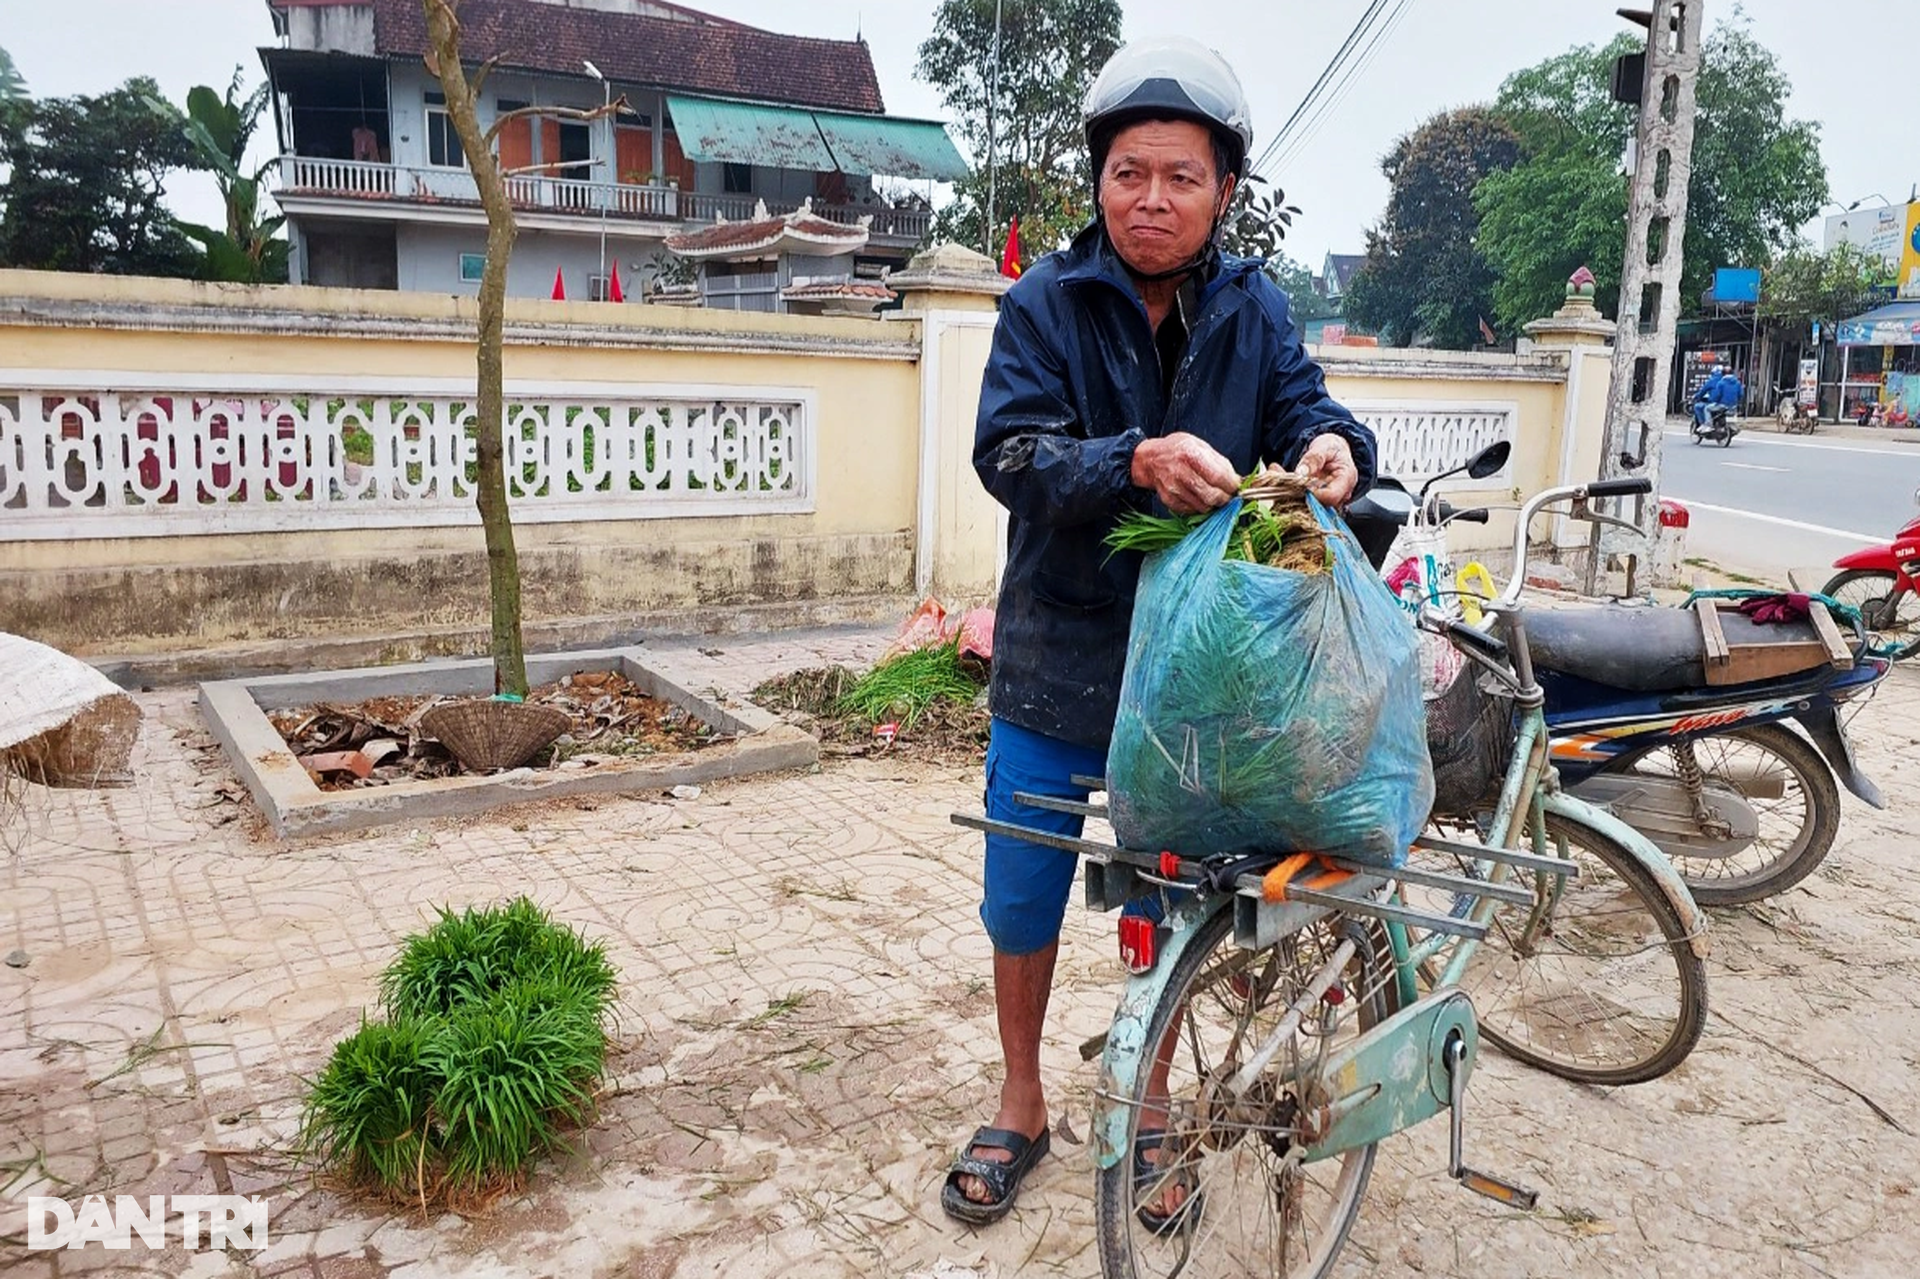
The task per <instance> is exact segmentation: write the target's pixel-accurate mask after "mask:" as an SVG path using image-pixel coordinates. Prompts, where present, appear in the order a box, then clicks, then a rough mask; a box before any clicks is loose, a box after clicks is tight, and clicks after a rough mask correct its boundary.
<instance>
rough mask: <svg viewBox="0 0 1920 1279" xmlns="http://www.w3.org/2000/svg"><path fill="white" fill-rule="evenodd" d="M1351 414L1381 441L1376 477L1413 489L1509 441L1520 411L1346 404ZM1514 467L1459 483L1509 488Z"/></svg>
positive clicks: (1498, 406) (1502, 406) (1508, 405)
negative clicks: (1486, 450) (1382, 476)
mask: <svg viewBox="0 0 1920 1279" xmlns="http://www.w3.org/2000/svg"><path fill="white" fill-rule="evenodd" d="M1344 403H1345V404H1346V406H1347V408H1348V409H1349V410H1351V411H1352V413H1353V415H1354V416H1355V417H1357V418H1359V419H1360V420H1361V421H1362V422H1365V423H1366V424H1367V425H1368V426H1369V427H1371V428H1373V434H1374V438H1375V439H1376V440H1378V441H1379V445H1380V459H1379V467H1380V473H1381V474H1383V475H1391V476H1393V477H1394V478H1395V479H1397V480H1399V481H1401V482H1402V483H1404V484H1408V485H1413V484H1416V483H1417V482H1420V481H1424V480H1428V479H1431V478H1432V477H1433V476H1435V475H1438V474H1440V473H1441V472H1442V471H1451V470H1452V469H1453V468H1454V467H1456V466H1459V465H1461V464H1462V463H1464V462H1465V461H1466V460H1467V459H1468V458H1470V457H1472V456H1473V455H1474V454H1475V453H1477V452H1479V451H1480V450H1481V449H1483V448H1485V447H1487V445H1489V444H1493V443H1495V442H1497V441H1499V440H1506V441H1508V442H1509V443H1511V442H1513V430H1514V423H1515V421H1516V420H1517V419H1518V418H1519V415H1520V410H1519V406H1518V405H1517V404H1515V403H1513V402H1512V401H1505V402H1498V403H1479V404H1465V403H1459V402H1454V403H1445V402H1442V403H1435V402H1432V401H1429V402H1427V403H1424V404H1420V403H1404V402H1394V403H1384V402H1369V401H1364V400H1347V401H1344ZM1512 465H1513V464H1512V462H1511V461H1509V462H1508V464H1507V466H1506V467H1505V468H1503V469H1502V470H1501V471H1500V472H1499V473H1498V474H1496V475H1494V476H1492V477H1490V478H1488V479H1486V480H1480V481H1472V480H1465V479H1464V478H1463V479H1462V484H1463V485H1466V486H1469V487H1471V486H1478V487H1484V488H1493V489H1498V488H1507V487H1509V486H1511V485H1512V483H1513V480H1512V478H1511V473H1512Z"/></svg>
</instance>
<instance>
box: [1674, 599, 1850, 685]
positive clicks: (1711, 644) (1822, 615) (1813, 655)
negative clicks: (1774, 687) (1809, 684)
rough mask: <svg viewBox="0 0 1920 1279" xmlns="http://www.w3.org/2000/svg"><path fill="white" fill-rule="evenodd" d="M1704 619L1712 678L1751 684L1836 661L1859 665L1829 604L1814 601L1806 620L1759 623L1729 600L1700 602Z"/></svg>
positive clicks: (1844, 666)
mask: <svg viewBox="0 0 1920 1279" xmlns="http://www.w3.org/2000/svg"><path fill="white" fill-rule="evenodd" d="M1693 608H1694V612H1695V613H1696V614H1698V615H1699V618H1700V638H1701V640H1702V644H1703V652H1702V661H1703V664H1704V665H1705V667H1706V676H1707V683H1708V684H1710V685H1713V686H1715V687H1718V686H1721V685H1726V684H1751V683H1753V682H1754V681H1755V680H1764V679H1779V678H1780V677H1781V676H1783V675H1797V674H1799V673H1800V672H1801V671H1810V670H1815V669H1817V668H1819V667H1822V666H1831V667H1833V668H1834V669H1835V670H1843V671H1844V670H1851V669H1852V668H1853V651H1852V650H1851V649H1850V648H1848V647H1847V644H1846V642H1845V641H1844V640H1843V639H1842V638H1841V635H1840V628H1839V627H1838V626H1837V625H1835V623H1834V620H1833V616H1832V614H1830V613H1829V612H1828V611H1827V607H1826V605H1824V604H1822V603H1821V602H1820V601H1819V600H1811V601H1809V607H1808V616H1807V617H1806V618H1805V619H1804V620H1802V621H1793V622H1774V623H1767V624H1764V625H1761V624H1756V623H1755V622H1754V621H1753V620H1752V619H1751V618H1749V617H1748V616H1747V615H1746V614H1745V613H1742V612H1741V611H1740V610H1739V607H1738V605H1737V604H1736V603H1734V602H1732V601H1728V600H1713V599H1702V600H1695V601H1694V605H1693Z"/></svg>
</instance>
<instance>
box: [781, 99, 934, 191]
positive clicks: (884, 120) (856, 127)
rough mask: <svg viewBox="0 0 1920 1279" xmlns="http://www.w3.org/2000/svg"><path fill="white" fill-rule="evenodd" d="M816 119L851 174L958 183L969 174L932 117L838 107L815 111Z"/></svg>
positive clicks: (830, 145)
mask: <svg viewBox="0 0 1920 1279" xmlns="http://www.w3.org/2000/svg"><path fill="white" fill-rule="evenodd" d="M813 118H814V119H815V120H817V121H819V122H820V132H821V134H822V135H823V136H824V137H825V138H826V140H827V145H828V146H829V147H831V148H832V149H833V154H834V158H835V159H837V160H839V161H840V168H841V169H842V170H844V171H845V172H847V173H882V174H885V175H886V176H888V177H892V178H933V179H935V180H937V181H941V182H955V181H958V180H959V179H961V178H964V177H966V176H967V174H968V173H969V172H970V170H969V169H968V168H967V162H966V161H965V160H963V159H961V158H960V152H959V151H958V150H957V149H956V148H955V147H954V145H953V139H951V138H949V137H948V136H947V131H946V129H945V128H944V127H943V126H942V125H939V124H937V123H935V122H934V121H932V120H902V119H900V118H899V117H897V116H873V115H842V114H840V113H839V112H835V111H815V112H814V113H813Z"/></svg>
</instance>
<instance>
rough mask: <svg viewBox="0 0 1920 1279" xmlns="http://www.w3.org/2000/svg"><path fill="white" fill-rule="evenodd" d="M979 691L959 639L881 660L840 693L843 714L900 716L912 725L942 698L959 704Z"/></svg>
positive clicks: (877, 718) (878, 717)
mask: <svg viewBox="0 0 1920 1279" xmlns="http://www.w3.org/2000/svg"><path fill="white" fill-rule="evenodd" d="M979 695H980V681H979V680H978V679H977V678H975V677H974V675H973V674H972V673H970V672H969V671H968V670H967V668H966V667H965V666H963V665H962V664H961V662H960V641H959V640H958V639H953V640H949V641H947V642H946V643H944V644H936V645H934V646H932V647H929V648H917V649H914V650H912V651H911V652H906V653H901V654H899V655H898V656H895V657H890V658H888V659H887V660H886V661H884V662H881V663H880V664H879V665H878V666H876V667H874V668H873V669H872V670H870V671H868V672H867V673H866V674H865V675H862V676H861V677H860V678H859V680H857V681H856V682H855V683H854V685H853V687H852V688H850V689H848V690H847V692H846V694H845V695H844V696H842V697H841V699H840V702H839V706H838V709H839V710H840V712H841V713H842V714H851V715H858V716H860V717H861V718H862V719H867V720H873V721H876V722H878V721H880V720H884V719H892V718H898V719H899V721H900V726H901V727H902V728H912V727H913V726H914V725H915V724H916V723H918V722H919V720H920V717H921V716H922V715H924V714H926V713H927V711H928V710H929V709H930V708H931V707H932V706H933V705H934V704H935V703H936V702H940V701H950V702H955V703H957V704H959V705H961V706H966V705H969V704H971V703H972V701H973V699H974V698H976V697H978V696H979Z"/></svg>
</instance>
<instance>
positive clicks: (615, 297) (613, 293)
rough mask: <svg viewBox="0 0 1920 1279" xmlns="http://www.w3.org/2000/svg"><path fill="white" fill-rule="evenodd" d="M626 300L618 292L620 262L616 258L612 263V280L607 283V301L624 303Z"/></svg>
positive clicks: (623, 295) (622, 294)
mask: <svg viewBox="0 0 1920 1279" xmlns="http://www.w3.org/2000/svg"><path fill="white" fill-rule="evenodd" d="M626 300H627V298H626V295H625V294H624V293H622V292H620V261H619V259H618V258H616V259H614V263H613V278H612V279H611V280H610V281H608V283H607V301H609V302H625V301H626Z"/></svg>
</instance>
